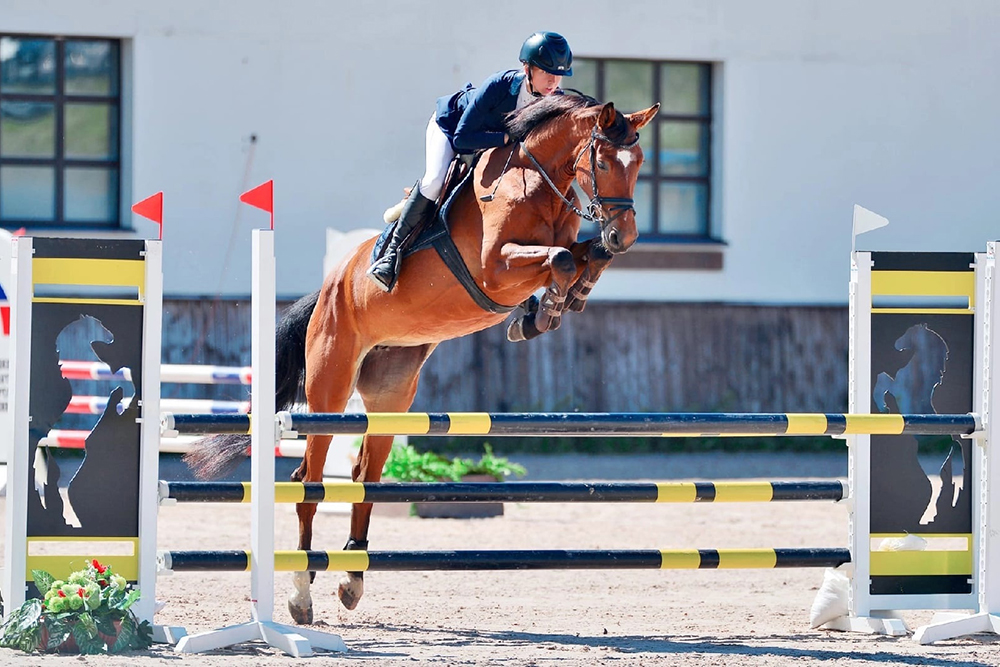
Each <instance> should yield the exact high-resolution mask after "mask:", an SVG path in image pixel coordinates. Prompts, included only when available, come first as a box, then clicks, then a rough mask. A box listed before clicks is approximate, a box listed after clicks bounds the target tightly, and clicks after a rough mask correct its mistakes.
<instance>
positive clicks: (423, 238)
mask: <svg viewBox="0 0 1000 667" xmlns="http://www.w3.org/2000/svg"><path fill="white" fill-rule="evenodd" d="M482 154H483V152H482V151H479V152H476V153H473V154H471V155H456V156H455V158H454V159H453V160H452V161H451V166H449V167H448V173H447V175H446V176H445V183H444V187H443V188H441V194H440V196H439V197H438V203H437V206H436V207H435V209H434V213H433V214H431V217H430V220H428V221H426V222H425V223H424V224H423V225H422V226H421V227H420V228H418V229H417V230H415V231H413V232H411V233H410V235H409V236H407V237H406V238H405V239H404V240H403V242H402V243H401V244H400V249H399V252H401V253H402V256H403V259H404V260H405V259H406V258H407V257H409V256H410V255H412V254H413V253H415V252H419V251H420V250H424V249H426V248H434V249H435V250H436V251H437V253H438V255H439V256H440V257H441V260H442V261H443V262H444V263H445V265H446V266H447V267H448V269H449V270H450V271H451V272H452V274H453V275H454V276H455V278H456V279H457V280H458V281H459V282H460V283H461V284H462V287H464V288H465V291H466V292H468V294H469V296H470V297H472V300H473V301H475V302H476V305H478V306H479V307H480V308H482V309H483V310H486V311H489V312H491V313H509V312H511V311H513V310H514V309H515V308H516V307H517V306H505V305H502V304H499V303H497V302H496V301H494V300H493V299H491V298H490V297H488V296H487V295H486V294H485V293H484V292H483V290H482V289H481V288H480V287H479V285H478V284H477V283H476V280H475V279H474V278H473V277H472V274H471V273H470V272H469V267H467V266H466V265H465V262H464V261H463V260H462V256H461V254H460V253H459V252H458V248H457V247H456V246H455V242H454V241H453V240H452V238H451V231H450V230H449V229H448V214H449V212H450V210H451V207H452V205H453V204H454V203H455V199H456V198H457V197H458V194H459V193H460V192H461V191H462V189H463V188H465V187H468V185H467V184H468V183H469V182H470V181H471V180H472V176H473V174H474V173H475V172H476V164H477V163H478V162H479V158H480V156H481V155H482ZM397 216H398V214H397ZM387 222H388V221H387ZM398 224H399V219H398V217H397V218H396V219H395V220H393V221H392V222H391V224H387V225H386V227H385V229H384V230H383V231H382V233H381V234H380V235H379V237H378V240H376V241H375V247H374V248H373V249H372V262H375V261H376V260H377V259H378V258H379V257H381V256H382V253H383V251H384V249H385V245H386V243H387V242H388V240H389V238H390V237H391V236H392V233H393V230H394V229H395V228H396V225H398Z"/></svg>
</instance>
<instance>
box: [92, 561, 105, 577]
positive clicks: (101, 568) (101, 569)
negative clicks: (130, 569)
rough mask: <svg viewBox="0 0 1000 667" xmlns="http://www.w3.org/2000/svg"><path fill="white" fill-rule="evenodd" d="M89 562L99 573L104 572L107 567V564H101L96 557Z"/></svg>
mask: <svg viewBox="0 0 1000 667" xmlns="http://www.w3.org/2000/svg"><path fill="white" fill-rule="evenodd" d="M91 564H92V565H93V566H94V569H95V570H97V571H98V572H100V573H101V574H104V571H105V570H106V569H108V568H107V566H105V565H101V564H100V563H99V562H97V559H96V558H95V559H94V560H93V561H92V562H91Z"/></svg>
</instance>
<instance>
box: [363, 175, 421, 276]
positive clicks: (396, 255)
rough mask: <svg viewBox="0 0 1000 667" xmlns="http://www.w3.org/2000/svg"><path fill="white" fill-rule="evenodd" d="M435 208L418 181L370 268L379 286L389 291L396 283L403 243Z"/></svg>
mask: <svg viewBox="0 0 1000 667" xmlns="http://www.w3.org/2000/svg"><path fill="white" fill-rule="evenodd" d="M433 210H434V201H433V200H431V199H428V198H427V197H425V196H424V195H423V194H421V192H420V181H417V182H416V184H415V185H414V186H413V189H412V190H410V196H409V197H407V199H406V203H405V204H403V211H402V213H400V214H399V222H398V223H396V228H395V229H394V230H392V236H391V237H390V238H389V241H388V242H387V243H386V247H385V252H384V253H382V256H381V257H380V258H379V259H378V261H376V262H375V263H374V264H372V265H371V268H369V269H368V273H367V275H368V277H369V278H371V279H372V281H373V282H374V283H375V284H376V285H378V286H379V289H381V290H382V291H384V292H388V291H390V290H391V289H392V287H393V285H395V284H396V278H397V277H398V276H399V265H400V263H401V262H402V259H403V254H402V253H401V252H399V244H401V243H402V242H403V241H404V240H405V239H406V237H407V236H409V235H410V233H411V232H412V231H414V230H415V229H418V228H419V227H420V226H421V225H423V223H424V220H426V219H427V216H428V215H430V213H431V211H433Z"/></svg>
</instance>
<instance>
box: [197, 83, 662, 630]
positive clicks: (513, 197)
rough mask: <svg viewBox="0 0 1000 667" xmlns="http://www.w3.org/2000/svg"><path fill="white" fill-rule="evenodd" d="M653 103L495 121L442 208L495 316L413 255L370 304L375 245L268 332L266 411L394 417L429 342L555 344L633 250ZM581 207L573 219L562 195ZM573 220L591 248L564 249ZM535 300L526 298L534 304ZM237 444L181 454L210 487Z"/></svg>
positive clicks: (315, 441)
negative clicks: (642, 140)
mask: <svg viewBox="0 0 1000 667" xmlns="http://www.w3.org/2000/svg"><path fill="white" fill-rule="evenodd" d="M658 110H659V104H656V105H654V106H652V107H650V108H648V109H645V110H642V111H638V112H635V113H631V114H622V113H621V112H619V111H618V110H616V109H615V107H614V104H613V103H610V102H609V103H606V104H601V103H598V102H597V101H596V100H593V99H592V98H586V97H584V96H578V95H563V96H549V97H545V98H541V99H539V100H537V101H535V102H533V103H531V104H529V105H528V106H526V107H524V108H523V109H521V110H520V111H517V112H515V113H514V114H513V115H512V116H511V117H510V118H508V128H509V129H508V133H509V134H510V136H511V137H513V138H515V139H516V140H515V141H513V142H512V143H511V144H510V145H508V146H504V147H498V148H494V149H489V150H487V151H486V152H485V153H484V154H483V155H482V156H481V158H480V159H479V161H478V162H477V163H476V165H475V167H474V171H473V172H472V174H471V176H470V180H471V185H466V186H465V187H464V189H462V190H459V191H457V193H456V194H455V195H454V196H453V201H452V204H451V205H450V208H449V215H448V224H449V227H450V235H451V237H452V240H453V241H454V247H456V248H457V250H458V254H459V255H460V256H461V260H462V263H463V264H464V266H465V267H466V268H467V270H468V272H469V273H470V274H471V276H472V278H473V279H474V282H475V286H476V287H477V289H479V290H480V291H481V292H482V295H485V296H486V297H487V298H488V300H489V301H491V302H492V303H493V304H497V305H499V306H500V307H498V308H492V309H491V308H486V307H483V306H481V305H479V304H480V303H481V301H477V300H476V299H474V298H473V296H472V295H471V291H470V290H469V288H468V287H466V286H463V284H462V283H461V282H460V280H459V279H458V278H456V276H455V275H454V272H453V271H452V270H450V269H449V267H448V266H447V265H446V263H445V261H443V259H442V257H440V256H439V255H438V254H435V253H433V252H430V251H429V250H420V251H418V252H416V253H414V254H412V255H410V256H409V257H408V258H407V259H406V261H404V262H403V265H402V269H401V272H400V275H399V279H398V282H397V284H396V286H395V288H394V289H393V290H392V291H391V292H388V293H386V292H383V291H381V290H379V289H378V288H376V287H375V285H374V284H373V283H372V282H371V281H369V280H368V279H367V278H366V277H365V271H366V270H367V268H368V265H369V257H370V255H371V254H372V250H373V247H374V243H375V240H374V239H371V240H369V241H367V242H364V243H362V244H361V245H360V246H358V247H357V248H355V249H354V250H353V251H351V252H349V253H347V255H346V256H345V258H344V259H343V260H342V261H341V263H340V265H339V266H338V267H337V268H335V269H334V270H333V271H331V273H330V274H329V275H328V276H327V278H326V279H325V281H324V283H323V285H322V287H321V288H320V289H319V290H318V291H316V292H314V293H312V294H310V295H308V296H306V297H303V298H302V299H300V300H299V301H297V302H296V303H295V304H293V305H292V306H290V307H289V308H288V309H287V310H286V311H285V313H283V315H282V318H281V319H280V321H279V323H278V325H277V327H276V340H275V344H276V349H277V352H276V369H277V370H276V386H277V392H276V399H275V401H276V406H277V409H278V410H283V409H287V408H289V407H290V406H291V405H292V403H293V402H294V400H295V398H296V395H297V394H298V392H299V391H300V386H301V384H300V383H303V381H304V386H305V395H306V401H307V404H308V409H309V411H311V412H328V413H329V412H341V411H342V410H343V409H344V407H345V406H346V404H347V401H348V399H349V397H350V396H351V394H352V393H353V392H354V390H355V389H357V391H358V392H359V393H360V394H361V397H362V399H363V400H364V404H365V407H366V409H367V410H369V411H371V412H405V411H407V410H409V408H410V406H411V405H412V403H413V399H414V396H415V394H416V391H417V381H418V379H419V376H420V370H421V367H422V366H423V364H424V362H425V361H426V360H427V358H428V357H429V356H430V354H431V353H432V352H433V351H434V349H435V348H436V347H437V346H438V344H439V343H440V342H442V341H445V340H449V339H452V338H457V337H460V336H465V335H468V334H471V333H474V332H477V331H481V330H483V329H486V328H488V327H492V326H494V325H497V324H499V323H501V322H502V321H503V320H504V319H505V318H506V317H507V314H508V313H509V312H510V311H511V310H513V309H514V308H515V307H517V306H518V305H519V304H520V305H521V306H522V312H521V314H520V315H517V316H515V318H514V320H513V321H512V322H511V324H510V326H509V328H508V332H507V337H508V339H510V340H512V341H521V340H527V339H529V338H533V337H535V336H537V335H540V334H542V333H545V332H547V331H553V330H555V329H556V328H557V327H558V326H559V324H560V321H561V317H562V315H563V313H564V312H566V311H574V312H580V311H582V310H583V309H584V306H585V304H586V300H587V296H588V295H589V294H590V290H591V288H592V287H593V285H594V283H595V281H596V280H597V279H598V277H599V276H600V274H601V273H602V272H603V271H604V269H605V268H607V266H608V264H609V263H610V262H611V260H612V258H613V257H614V255H616V254H620V253H623V252H625V251H627V250H628V249H629V247H630V246H632V244H633V243H635V241H636V238H637V237H638V232H637V230H636V223H635V210H634V207H633V200H632V194H633V191H634V189H635V183H636V179H637V177H638V175H639V168H640V166H641V164H642V161H643V155H642V149H641V148H640V146H639V143H638V141H639V135H638V131H639V130H640V129H641V128H642V127H644V126H645V125H646V124H647V123H649V121H650V120H652V118H653V117H654V116H655V115H656V112H657V111H658ZM574 180H575V181H577V182H578V183H579V184H580V187H581V189H583V191H584V193H585V194H587V196H588V197H589V198H590V199H591V203H590V205H589V207H588V211H587V212H586V213H585V212H584V211H581V210H580V208H579V207H578V206H577V202H578V199H577V197H576V193H575V191H574V190H573V188H572V185H573V182H574ZM581 217H589V218H590V219H592V220H595V221H597V222H598V223H599V224H600V227H601V231H600V237H599V238H594V239H590V240H587V241H583V242H580V241H577V234H578V232H579V229H580V219H581ZM543 288H544V294H543V295H542V297H541V299H540V300H538V299H535V298H534V293H535V292H537V291H539V290H541V289H543ZM392 441H393V438H392V436H371V435H366V436H365V437H364V440H363V441H362V445H361V449H360V452H359V453H358V457H357V462H356V463H355V464H354V467H353V471H352V478H353V479H354V481H356V482H377V481H379V479H380V478H381V474H382V467H383V465H384V463H385V460H386V458H387V457H388V455H389V451H390V449H391V447H392ZM248 443H249V436H233V435H225V436H224V435H219V436H212V437H210V438H207V439H205V440H203V441H202V442H201V444H200V445H199V446H198V447H196V448H195V450H194V451H192V452H191V453H189V454H188V455H187V461H188V463H189V465H190V466H191V468H192V470H193V471H194V472H195V474H196V475H197V476H198V477H200V478H212V477H216V476H218V475H219V474H221V473H222V472H224V471H226V470H228V469H230V467H231V466H232V465H233V464H234V463H235V462H236V461H238V460H239V459H241V458H243V457H245V456H246V449H247V446H248ZM329 445H330V436H328V435H309V436H308V438H307V441H306V450H305V455H304V457H303V460H302V463H301V465H300V466H299V467H298V469H297V470H296V471H295V472H294V473H293V474H292V480H293V481H299V482H318V481H321V480H322V477H323V464H324V462H325V460H326V454H327V450H328V448H329ZM371 511H372V505H371V503H358V504H354V505H353V506H352V509H351V529H350V535H349V539H348V541H347V544H346V545H345V547H344V549H345V550H367V548H368V539H367V538H368V527H369V522H370V518H371ZM296 513H297V515H298V520H299V543H298V548H299V549H302V550H308V549H311V548H312V537H313V535H312V524H313V517H314V515H315V513H316V505H315V504H311V503H300V504H298V505H297V506H296ZM314 578H315V572H296V573H294V575H293V584H294V586H295V589H296V592H295V593H293V595H292V596H291V597H290V598H289V601H288V608H289V613H290V614H291V616H292V618H293V619H294V620H295V622H296V623H299V624H308V623H311V622H312V618H313V609H312V598H311V597H310V594H309V588H310V584H311V583H312V581H313V580H314ZM363 591H364V581H363V573H362V572H348V573H347V575H346V577H345V578H344V579H343V580H342V581H341V582H340V584H339V586H338V591H337V594H338V597H339V598H340V601H341V603H342V604H343V605H344V606H345V607H346V608H347V609H354V608H355V607H356V606H357V604H358V602H359V600H360V599H361V596H362V593H363Z"/></svg>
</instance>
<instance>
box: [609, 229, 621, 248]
mask: <svg viewBox="0 0 1000 667" xmlns="http://www.w3.org/2000/svg"><path fill="white" fill-rule="evenodd" d="M608 245H609V246H611V247H612V248H614V249H618V248H620V247H621V241H619V240H618V230H617V229H612V230H611V232H609V233H608Z"/></svg>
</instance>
